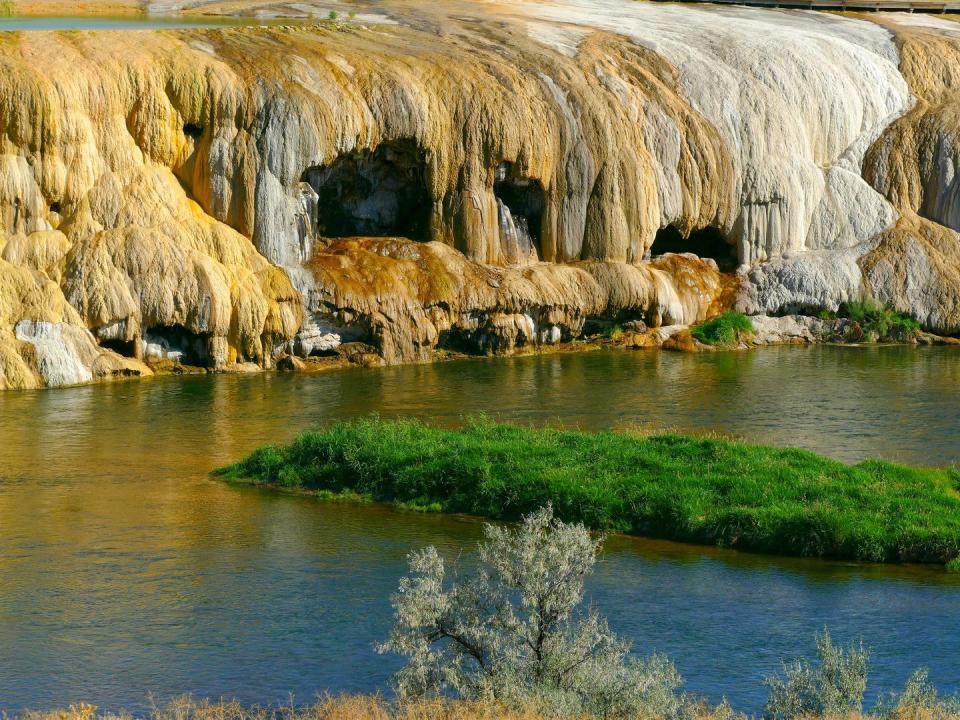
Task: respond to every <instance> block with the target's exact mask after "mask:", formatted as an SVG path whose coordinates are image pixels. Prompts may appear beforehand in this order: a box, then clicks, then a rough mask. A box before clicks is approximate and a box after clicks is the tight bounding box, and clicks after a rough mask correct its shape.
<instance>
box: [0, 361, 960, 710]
mask: <svg viewBox="0 0 960 720" xmlns="http://www.w3.org/2000/svg"><path fill="white" fill-rule="evenodd" d="M371 412H379V413H381V414H382V415H384V416H398V415H404V416H407V415H413V416H418V417H423V418H427V419H430V420H431V421H433V422H436V423H443V424H455V423H457V422H459V420H460V418H461V417H462V416H463V415H464V414H471V413H479V412H484V413H487V414H490V415H493V416H494V417H497V418H500V419H504V420H516V421H523V422H536V423H544V422H554V423H556V422H559V423H563V424H565V425H569V426H579V427H582V428H610V427H618V426H620V427H623V426H629V425H638V424H640V425H647V424H654V425H657V426H661V427H671V428H676V429H680V430H697V429H717V430H722V431H724V432H727V433H734V434H737V435H740V436H742V437H745V438H747V439H750V440H755V441H758V442H765V443H771V444H778V445H796V446H802V447H807V448H811V449H814V450H817V451H819V452H822V453H825V454H829V455H832V456H834V457H837V458H839V459H842V460H847V461H857V460H860V459H862V458H864V457H868V456H881V457H886V458H889V459H893V460H900V461H904V462H913V463H922V464H929V465H948V464H952V463H957V462H958V461H960V423H958V419H960V418H958V415H960V352H958V351H957V350H955V349H952V348H919V349H915V348H902V347H892V348H869V349H863V348H839V347H813V348H779V349H766V350H761V351H755V352H750V353H717V354H703V355H681V354H673V353H646V352H638V353H629V352H613V351H597V352H592V353H581V354H558V355H546V356H541V357H527V358H509V359H496V360H476V361H463V362H454V363H447V364H436V365H424V366H408V367H397V368H383V369H369V370H364V369H356V370H344V371H337V372H331V373H326V374H320V375H273V374H263V375H252V376H195V377H183V378H157V379H153V380H146V381H135V382H128V383H118V384H113V385H95V386H88V387H79V388H71V389H63V390H53V391H36V392H6V393H0V710H4V709H6V710H12V709H20V708H24V707H31V708H49V707H52V706H62V705H64V704H67V703H69V702H74V701H79V700H86V701H91V702H94V703H97V704H99V705H100V706H101V707H102V708H105V709H111V710H116V709H120V708H126V709H129V710H142V709H144V708H145V707H146V706H147V694H148V693H153V694H154V695H156V696H158V697H160V698H165V697H169V696H171V695H174V694H180V693H185V692H192V693H194V694H197V695H204V696H213V697H220V696H225V697H236V698H239V699H240V700H243V701H245V702H259V703H271V702H278V701H284V700H286V699H287V698H288V697H289V693H293V694H294V695H295V697H296V698H297V699H298V700H300V701H308V700H310V699H312V698H313V696H314V694H315V693H316V692H317V691H322V690H325V689H329V690H331V691H333V692H340V691H373V690H378V689H379V690H385V689H387V683H388V678H389V675H390V673H391V672H392V671H393V670H395V669H396V667H397V659H396V658H390V657H380V656H377V655H376V654H375V653H374V652H373V649H372V645H373V643H375V642H376V641H378V640H380V639H382V638H383V637H384V636H385V634H386V633H387V631H388V628H389V625H390V608H389V602H388V596H389V594H390V593H391V592H392V591H393V590H394V588H395V587H396V584H397V581H398V579H399V577H400V576H401V575H402V574H403V572H404V569H405V556H406V554H407V553H408V552H409V551H410V550H411V549H414V548H418V547H421V546H424V545H428V544H435V545H437V546H438V547H440V548H441V549H442V550H443V551H444V552H446V553H448V554H449V555H451V556H453V555H455V554H456V553H457V552H458V550H459V549H460V548H461V547H468V546H471V545H472V544H473V543H474V542H475V541H476V539H477V538H478V537H479V533H480V529H481V523H480V522H478V521H476V520H474V519H471V518H462V517H444V516H434V515H416V514H404V513H398V512H394V511H392V510H389V509H386V508H382V507H377V506H372V507H354V506H349V505H336V504H324V503H322V502H318V501H316V500H314V499H312V498H307V497H293V496H283V495H274V494H271V493H269V492H267V491H263V490H258V489H255V488H236V487H231V486H227V485H224V484H222V483H220V482H217V481H214V480H211V479H209V478H208V476H207V473H208V471H209V470H210V469H211V468H213V467H215V466H217V465H220V464H223V463H226V462H229V461H231V460H234V459H237V458H238V457H240V456H242V455H243V454H244V453H246V452H248V451H249V450H251V449H252V448H254V447H256V446H257V445H260V444H263V443H267V442H283V441H286V440H289V439H290V438H291V437H293V435H294V434H295V433H296V432H297V431H298V430H300V429H303V428H306V427H309V426H311V425H314V424H317V423H323V422H327V421H331V420H334V419H337V418H345V417H352V416H358V415H366V414H368V413H371ZM589 591H590V595H591V598H592V600H593V601H594V602H595V603H596V604H597V605H598V606H599V607H600V609H601V610H603V611H604V612H605V613H606V614H607V615H608V616H609V617H610V619H611V624H612V625H613V626H614V628H615V629H616V630H617V631H619V632H621V633H623V634H624V635H626V636H628V637H630V638H632V639H633V641H634V643H635V647H636V649H637V651H638V652H641V653H646V652H649V651H651V650H657V651H660V652H663V653H666V654H668V655H669V656H671V657H672V658H673V659H674V660H675V661H676V663H677V665H678V667H679V669H680V671H681V672H682V674H683V675H684V676H685V677H686V678H687V681H688V682H687V687H688V689H691V690H694V691H696V692H699V693H703V694H705V695H706V696H707V697H709V698H710V699H712V700H719V699H720V697H721V696H723V695H726V696H727V697H728V698H729V699H730V701H731V702H732V703H733V704H734V706H735V707H736V708H738V709H740V710H744V711H758V710H759V709H760V708H761V706H762V703H763V698H764V692H763V688H762V686H761V684H760V682H761V679H762V678H763V676H764V675H766V674H769V673H771V672H773V671H775V670H777V669H778V668H779V667H780V660H781V658H786V657H791V656H795V655H797V654H801V653H804V654H805V653H809V651H810V650H811V648H812V644H813V636H814V633H815V632H817V631H818V630H820V629H822V628H823V627H824V626H829V627H830V629H831V631H832V632H833V633H834V635H835V636H837V637H839V638H840V639H842V640H851V639H855V638H860V637H862V638H863V639H864V641H865V643H866V644H867V645H868V646H870V647H871V648H872V649H873V653H874V655H873V660H874V671H873V673H872V680H873V682H872V688H873V691H874V692H875V691H876V690H878V689H885V688H894V687H898V686H900V685H901V684H902V682H903V680H904V679H905V678H906V676H907V675H908V674H909V672H910V670H911V669H913V668H914V667H916V666H918V665H926V666H928V667H929V668H930V670H931V674H932V677H933V679H934V680H935V682H936V683H937V684H938V685H939V686H940V687H941V688H942V689H943V690H945V691H954V690H957V689H960V613H958V612H957V608H958V603H960V577H958V576H955V575H949V574H947V573H945V572H943V571H941V570H939V569H935V568H925V567H893V566H871V565H857V564H850V563H833V562H816V561H801V560H789V559H777V558H771V557H764V556H757V555H749V554H742V553H736V552H731V551H722V550H717V549H711V548H698V547H690V546H684V545H678V544H672V543H666V542H654V541H647V540H639V539H633V538H623V537H617V538H612V539H611V540H609V541H608V543H607V547H606V552H605V555H604V558H603V562H602V563H601V564H600V566H599V569H598V571H597V574H596V576H595V577H594V578H593V579H592V581H591V582H590V584H589Z"/></svg>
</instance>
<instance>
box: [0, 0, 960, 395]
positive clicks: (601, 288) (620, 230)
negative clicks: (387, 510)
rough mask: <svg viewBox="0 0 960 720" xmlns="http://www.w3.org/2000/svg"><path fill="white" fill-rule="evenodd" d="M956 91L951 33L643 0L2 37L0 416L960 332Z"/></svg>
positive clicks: (474, 6) (921, 24)
mask: <svg viewBox="0 0 960 720" xmlns="http://www.w3.org/2000/svg"><path fill="white" fill-rule="evenodd" d="M196 4H197V3H189V2H178V3H176V5H177V9H183V8H189V6H190V5H196ZM202 5H203V8H202V9H203V11H204V12H227V11H232V10H233V9H234V8H233V6H232V5H231V4H230V3H221V2H213V3H210V2H205V3H202ZM248 5H250V3H248ZM253 5H255V6H257V7H258V8H259V10H261V11H262V12H265V13H267V14H270V13H273V12H276V11H278V10H282V11H283V12H290V8H289V7H287V6H286V5H284V4H282V3H275V4H271V3H270V2H268V1H261V0H256V2H254V3H253ZM437 6H439V7H437ZM312 7H313V5H312V3H311V2H310V1H307V2H304V3H298V4H297V5H296V9H297V11H308V10H310V9H311V8H312ZM327 7H329V4H328V5H325V6H324V9H325V8H327ZM348 9H350V10H355V11H356V12H357V14H356V16H354V17H348V13H347V12H346V11H347V10H348ZM316 10H317V11H318V12H320V11H321V8H320V7H319V5H318V6H317V7H316ZM323 14H326V11H325V10H324V12H323ZM958 78H960V25H958V24H956V23H953V22H951V21H950V20H945V19H939V18H924V17H916V16H909V17H907V16H900V15H885V14H874V15H863V16H860V17H847V16H844V17H841V16H836V15H825V14H817V13H808V12H787V11H773V10H760V9H746V8H729V7H723V8H721V7H711V6H682V5H675V4H669V5H660V4H650V3H644V2H626V1H625V0H553V1H547V0H543V1H535V0H524V1H522V2H517V3H511V4H509V5H503V4H495V3H487V2H483V1H482V0H475V1H474V2H462V3H461V2H455V0H451V1H450V2H445V3H432V4H428V5H427V6H426V7H423V4H421V3H407V2H404V1H403V0H389V1H388V2H385V3H384V2H377V3H375V4H371V5H370V7H369V8H367V7H366V6H365V5H363V4H362V3H360V2H357V3H351V4H350V5H349V6H344V7H343V11H342V12H341V13H340V18H339V19H338V20H328V21H322V22H316V21H314V22H306V23H291V24H290V25H286V26H269V27H257V26H247V27H237V28H230V29H194V28H189V29H177V30H162V31H158V30H152V31H145V30H144V31H140V30H124V31H109V32H108V31H99V32H42V31H29V32H20V33H4V34H3V35H2V36H0V387H33V386H39V385H44V384H46V385H61V384H70V383H76V382H86V381H89V380H92V379H97V378H107V377H113V376H117V375H128V374H137V373H141V374H144V373H148V372H149V369H148V366H147V365H146V364H144V361H146V362H147V363H151V362H154V361H157V360H166V359H172V360H177V361H182V362H184V363H188V364H199V365H208V366H210V367H215V368H227V367H230V366H231V365H234V364H238V363H249V362H255V363H258V364H260V365H262V366H269V365H270V363H271V358H273V357H275V356H277V355H279V354H281V353H288V352H293V353H297V354H300V355H310V354H323V353H329V352H331V351H332V350H334V349H335V348H336V347H337V345H338V344H340V343H342V342H348V341H362V342H364V343H367V344H370V345H372V346H374V347H375V348H376V349H377V351H378V352H379V353H380V354H381V355H382V356H383V357H384V358H385V359H386V360H387V361H389V362H400V361H411V360H423V359H426V358H428V357H429V356H430V353H431V352H432V350H433V349H434V348H436V347H438V346H456V347H466V348H469V349H471V350H474V351H491V350H492V351H496V350H505V349H509V348H512V347H514V346H516V345H518V344H529V343H553V342H557V341H559V340H562V339H569V338H571V337H575V336H577V335H578V334H579V333H581V332H582V331H583V328H584V324H585V323H587V322H588V321H589V320H591V319H593V318H603V319H608V320H628V319H631V318H642V319H644V320H645V321H646V322H647V323H648V324H650V325H652V326H654V327H656V326H658V325H661V324H662V325H677V324H680V325H683V324H690V323H692V322H696V321H699V320H702V319H704V318H706V317H708V316H709V315H710V314H713V313H716V312H718V311H720V310H721V309H723V308H725V307H729V306H736V307H737V308H738V309H741V310H744V311H746V312H750V313H768V314H778V313H787V312H793V311H796V310H798V309H805V308H826V309H835V308H836V307H837V305H838V304H839V303H841V302H843V301H845V300H849V299H853V298H856V297H859V296H860V295H863V294H865V293H869V294H872V295H874V296H875V297H876V298H877V299H879V300H882V301H884V302H888V303H890V304H893V305H895V306H897V307H898V308H899V309H901V310H903V311H906V312H909V313H911V314H913V315H914V316H915V317H916V318H917V319H918V320H920V321H921V322H922V323H924V324H925V325H926V326H927V327H928V328H929V329H931V330H936V331H940V332H946V333H956V332H957V331H958V330H960V235H958V233H957V231H958V230H960V180H958V179H957V174H956V169H957V165H958V163H960V100H958V97H960V96H958V93H960V89H958V88H960V79H958ZM685 251H689V252H693V253H695V255H696V256H694V255H690V254H676V253H684V252H685ZM697 256H699V257H697Z"/></svg>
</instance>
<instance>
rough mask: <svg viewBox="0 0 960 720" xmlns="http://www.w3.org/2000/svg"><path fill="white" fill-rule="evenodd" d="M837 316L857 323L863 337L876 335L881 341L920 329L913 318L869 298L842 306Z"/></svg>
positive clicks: (906, 334)
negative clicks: (861, 329)
mask: <svg viewBox="0 0 960 720" xmlns="http://www.w3.org/2000/svg"><path fill="white" fill-rule="evenodd" d="M837 315H838V316H839V317H844V318H849V319H850V320H853V321H855V322H857V323H859V324H860V325H861V327H862V328H863V332H864V334H865V335H869V334H876V336H877V337H878V338H881V339H882V338H888V337H891V336H895V337H902V336H908V335H910V334H912V333H914V332H916V331H918V330H919V329H920V323H918V322H917V321H916V320H914V319H913V318H911V317H909V316H908V315H904V314H903V313H901V312H897V311H896V310H894V309H893V308H890V307H886V306H884V305H881V304H880V303H878V302H877V301H875V300H873V299H870V298H866V299H864V300H856V301H852V302H848V303H844V304H842V305H841V306H840V309H839V311H838V313H837Z"/></svg>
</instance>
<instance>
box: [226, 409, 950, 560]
mask: <svg viewBox="0 0 960 720" xmlns="http://www.w3.org/2000/svg"><path fill="white" fill-rule="evenodd" d="M215 474H216V475H217V476H219V477H222V478H224V479H226V480H230V481H233V482H253V483H258V484H263V485H268V486H270V487H274V488H277V489H283V490H293V491H307V492H314V493H317V494H319V495H321V496H323V497H326V498H346V499H353V500H375V501H380V502H389V503H394V504H396V505H399V506H401V507H404V508H410V509H417V510H430V511H441V512H453V513H468V514H473V515H480V516H484V517H490V518H495V519H503V520H515V519H518V518H519V517H520V516H521V515H523V514H524V513H527V512H530V511H532V510H535V509H536V508H538V507H541V506H542V505H545V504H546V503H548V502H549V503H552V504H553V506H554V507H555V509H556V511H557V514H558V516H560V517H562V518H563V519H565V520H576V521H580V522H584V523H585V524H587V525H588V526H590V527H592V528H595V529H600V530H606V531H612V532H621V533H628V534H634V535H640V536H647V537H656V538H664V539H670V540H678V541H683V542H691V543H698V544H710V545H714V544H715V545H721V546H727V547H733V548H738V549H742V550H750V551H758V552H765V553H773V554H781V555H799V556H810V557H824V558H838V559H852V560H865V561H875V562H923V563H941V564H947V563H951V562H952V561H955V559H956V558H957V557H958V556H960V495H958V493H957V486H958V485H960V473H958V471H957V470H955V469H950V470H937V469H926V468H918V467H908V466H904V465H896V464H893V463H888V462H883V461H879V460H868V461H865V462H862V463H859V464H857V465H846V464H843V463H840V462H836V461H833V460H829V459H827V458H824V457H821V456H818V455H816V454H814V453H811V452H808V451H804V450H795V449H778V448H771V447H763V446H759V445H750V444H747V443H742V442H736V441H732V440H724V439H715V438H697V437H689V436H682V435H672V434H665V435H651V436H637V435H631V434H625V433H613V432H599V433H587V432H576V431H561V430H554V429H546V428H545V429H536V428H529V427H520V426H513V425H502V424H494V423H492V422H487V421H484V420H475V421H471V422H469V423H468V424H467V425H466V426H465V427H463V428H461V429H458V430H442V429H437V428H433V427H429V426H427V425H424V424H421V423H419V422H414V421H383V420H379V419H376V418H373V419H365V420H358V421H352V422H340V423H336V424H333V425H330V426H328V427H326V428H324V429H322V430H317V431H313V432H305V433H303V434H302V435H300V436H299V437H298V438H297V439H296V440H295V441H294V442H293V443H292V444H290V445H287V446H267V447H263V448H260V449H259V450H257V451H255V452H254V453H252V454H251V455H250V456H248V457H247V458H246V459H244V460H242V461H240V462H238V463H236V464H234V465H230V466H227V467H224V468H220V469H219V470H217V471H215Z"/></svg>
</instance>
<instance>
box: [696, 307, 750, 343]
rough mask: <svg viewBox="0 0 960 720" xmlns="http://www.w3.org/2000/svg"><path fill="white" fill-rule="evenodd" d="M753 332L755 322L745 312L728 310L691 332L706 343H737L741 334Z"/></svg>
mask: <svg viewBox="0 0 960 720" xmlns="http://www.w3.org/2000/svg"><path fill="white" fill-rule="evenodd" d="M752 332H753V323H751V322H750V318H748V317H747V316H746V315H744V314H743V313H738V312H732V311H728V312H725V313H723V314H722V315H718V316H717V317H715V318H713V319H711V320H707V321H706V322H705V323H701V324H700V325H697V326H696V327H694V328H693V329H692V330H691V331H690V334H691V335H693V336H694V337H695V338H696V339H697V340H699V341H700V342H702V343H704V344H706V345H735V344H736V343H737V342H739V340H740V336H741V335H743V334H747V333H752Z"/></svg>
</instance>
